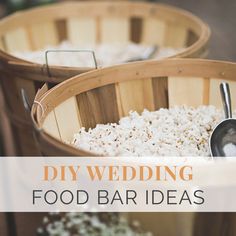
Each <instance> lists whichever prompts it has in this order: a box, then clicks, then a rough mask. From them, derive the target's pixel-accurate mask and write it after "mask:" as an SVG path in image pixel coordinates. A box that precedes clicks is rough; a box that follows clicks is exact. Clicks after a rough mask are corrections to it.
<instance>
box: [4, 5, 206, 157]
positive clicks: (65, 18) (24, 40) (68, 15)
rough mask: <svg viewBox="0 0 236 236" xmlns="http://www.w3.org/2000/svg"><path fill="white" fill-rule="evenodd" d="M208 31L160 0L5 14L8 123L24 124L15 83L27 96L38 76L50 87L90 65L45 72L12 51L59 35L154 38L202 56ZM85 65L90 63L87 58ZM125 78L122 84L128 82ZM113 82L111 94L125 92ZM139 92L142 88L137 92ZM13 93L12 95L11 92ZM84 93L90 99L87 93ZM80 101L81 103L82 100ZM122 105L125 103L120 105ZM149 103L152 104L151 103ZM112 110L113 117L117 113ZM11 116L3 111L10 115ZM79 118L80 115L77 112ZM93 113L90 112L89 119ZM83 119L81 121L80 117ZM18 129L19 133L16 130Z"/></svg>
mask: <svg viewBox="0 0 236 236" xmlns="http://www.w3.org/2000/svg"><path fill="white" fill-rule="evenodd" d="M176 34H177V35H176ZM209 35H210V30H209V28H208V26H207V25H205V24H204V23H203V22H202V21H201V20H200V19H199V18H197V17H195V16H193V15H192V14H190V13H188V12H186V11H184V10H180V9H178V8H175V7H170V6H167V5H164V4H152V3H147V2H131V1H115V2H114V1H112V2H109V1H88V2H67V3H61V4H53V5H49V6H44V7H38V8H34V9H30V10H26V11H23V12H18V13H16V14H14V15H11V16H8V17H6V18H4V19H2V20H1V21H0V48H1V49H2V50H0V62H1V64H2V65H3V66H2V68H4V71H3V73H2V74H1V75H0V77H5V79H4V78H3V79H2V78H0V80H1V81H3V82H2V83H1V84H2V87H3V89H4V90H5V91H8V90H11V94H6V93H7V92H5V97H6V99H5V100H9V101H6V102H7V104H9V106H6V109H7V110H8V114H11V113H12V114H14V115H12V116H13V117H15V118H14V119H13V120H12V121H11V123H14V122H16V120H17V119H16V117H17V118H18V119H19V120H20V123H21V125H23V124H24V123H28V125H27V126H25V128H26V129H29V122H28V120H26V115H25V113H24V112H23V109H24V108H23V105H22V101H21V99H20V95H19V94H20V92H19V89H21V88H25V89H26V90H27V91H28V93H29V96H32V95H33V94H34V93H35V92H36V91H37V89H38V88H39V87H40V86H41V85H42V82H46V83H48V85H49V87H52V86H54V85H55V84H57V83H59V82H61V81H64V80H66V79H68V78H70V77H72V76H74V75H78V74H80V73H83V72H86V71H88V70H91V69H93V68H65V67H62V66H60V67H54V66H50V74H51V77H50V76H49V73H48V70H47V67H45V66H44V65H39V64H35V63H32V62H29V61H24V60H21V59H20V58H16V57H14V56H13V55H12V54H13V53H14V52H16V51H25V50H38V49H42V48H45V47H46V46H49V45H50V46H56V45H58V43H60V42H62V41H64V40H70V41H71V42H72V43H75V44H79V46H80V47H81V48H83V47H85V46H86V45H88V44H91V45H95V44H97V43H115V42H119V43H124V44H126V43H129V42H130V41H132V42H136V43H144V44H157V45H159V46H161V47H162V46H171V47H187V48H185V49H184V50H183V52H181V53H178V54H176V55H175V56H176V57H199V56H200V57H202V56H205V54H206V51H207V43H208V39H209ZM16 39H17V40H16ZM91 66H93V64H92V62H91ZM6 78H7V80H6ZM18 79H19V80H21V81H22V80H25V79H26V80H30V81H33V84H30V83H29V82H27V83H21V82H17V80H18ZM147 79H149V83H147V86H146V90H147V92H148V93H147V94H151V93H150V92H152V90H151V89H150V86H151V85H150V84H152V82H150V81H151V80H152V81H153V79H151V78H150V77H147ZM8 80H11V81H8ZM126 83H127V85H128V83H129V82H126ZM142 83H143V82H140V83H139V84H138V83H137V84H136V85H135V86H136V87H137V89H139V90H140V87H141V86H142V85H141V84H142ZM114 86H115V94H116V96H117V94H119V92H122V93H123V92H125V89H123V87H124V86H122V89H121V88H120V87H121V86H120V85H114ZM131 86H132V83H131ZM30 87H31V88H32V90H30ZM143 94H145V93H144V92H143ZM13 96H14V98H12V97H13ZM81 96H82V95H81ZM86 96H87V95H86ZM149 96H152V95H149ZM89 97H90V99H91V96H90V95H89ZM145 99H150V98H149V97H148V95H145V96H143V97H142V99H140V100H139V107H141V106H142V105H143V103H144V100H145ZM154 102H156V101H154ZM126 103H127V102H126ZM84 104H86V103H85V102H84ZM122 106H124V108H125V109H124V110H123V111H122ZM14 107H15V108H14ZM16 107H17V108H16ZM151 107H154V103H153V104H152V105H151ZM128 109H129V106H128V105H127V106H126V104H124V101H123V104H122V101H120V104H119V105H118V108H116V110H118V113H119V117H120V116H121V114H127V112H128ZM114 114H115V115H114V116H115V117H116V116H117V115H116V114H117V113H116V112H115V113H114ZM12 116H9V117H10V119H11V118H12ZM106 116H107V115H106ZM81 119H82V120H83V117H81ZM97 119H98V118H94V120H97ZM116 119H117V117H116ZM99 120H101V121H102V120H103V121H104V120H105V118H101V119H100V118H99ZM82 123H83V122H82ZM84 123H86V122H85V121H84ZM15 126H16V127H18V126H19V125H17V124H15ZM18 133H19V136H20V132H18ZM24 138H25V137H24ZM29 139H30V140H33V137H29ZM32 142H33V141H32ZM32 145H33V144H32ZM21 149H22V150H24V149H25V151H24V152H23V153H22V152H21V151H19V152H18V153H16V154H19V155H26V154H27V155H38V154H39V153H38V151H36V152H35V153H34V152H33V153H31V152H28V151H27V149H28V147H21ZM32 149H33V148H32ZM36 149H37V148H36V147H35V150H36Z"/></svg>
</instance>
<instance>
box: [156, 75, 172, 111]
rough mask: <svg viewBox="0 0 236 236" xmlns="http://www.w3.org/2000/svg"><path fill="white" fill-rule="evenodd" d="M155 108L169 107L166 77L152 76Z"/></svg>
mask: <svg viewBox="0 0 236 236" xmlns="http://www.w3.org/2000/svg"><path fill="white" fill-rule="evenodd" d="M152 87H153V95H154V105H155V110H158V109H160V108H168V107H169V98H168V77H157V78H152Z"/></svg>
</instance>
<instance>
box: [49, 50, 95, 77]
mask: <svg viewBox="0 0 236 236" xmlns="http://www.w3.org/2000/svg"><path fill="white" fill-rule="evenodd" d="M60 52H65V53H91V54H92V57H93V62H94V67H95V69H97V68H98V63H97V59H96V56H95V52H94V51H93V50H87V49H84V50H83V49H81V50H47V51H46V52H45V63H46V70H47V73H48V77H52V74H51V72H50V66H49V60H48V54H49V53H60Z"/></svg>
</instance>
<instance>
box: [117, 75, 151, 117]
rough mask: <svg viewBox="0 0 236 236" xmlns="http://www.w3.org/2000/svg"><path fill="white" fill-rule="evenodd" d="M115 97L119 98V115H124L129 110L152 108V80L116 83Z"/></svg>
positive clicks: (139, 110) (140, 110)
mask: <svg viewBox="0 0 236 236" xmlns="http://www.w3.org/2000/svg"><path fill="white" fill-rule="evenodd" d="M116 88H117V97H118V98H119V99H120V101H119V104H120V107H119V111H120V117H123V116H126V115H128V114H129V112H130V111H131V110H133V111H137V112H142V111H143V109H144V108H145V109H148V110H154V97H153V90H152V80H151V79H143V80H138V81H135V80H134V81H129V82H121V83H119V84H117V86H116Z"/></svg>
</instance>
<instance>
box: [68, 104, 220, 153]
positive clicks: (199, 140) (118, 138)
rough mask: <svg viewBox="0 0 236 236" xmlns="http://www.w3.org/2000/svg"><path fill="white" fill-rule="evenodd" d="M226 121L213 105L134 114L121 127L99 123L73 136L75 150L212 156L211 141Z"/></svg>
mask: <svg viewBox="0 0 236 236" xmlns="http://www.w3.org/2000/svg"><path fill="white" fill-rule="evenodd" d="M222 119H223V114H222V112H221V111H219V110H217V109H216V108H215V107H213V106H200V107H198V108H193V107H187V106H178V107H173V108H170V109H160V110H158V111H153V112H150V111H148V110H144V111H143V113H142V114H141V115H139V114H138V113H137V112H135V111H131V112H130V113H129V116H127V117H124V118H122V119H121V120H120V121H119V123H118V124H105V125H103V124H98V125H97V126H96V127H95V128H93V129H89V130H88V131H86V130H85V129H84V128H82V129H80V130H79V132H78V133H76V134H75V135H74V139H73V141H72V145H73V146H75V147H76V148H79V149H82V150H85V151H90V152H93V153H96V154H99V155H105V156H184V157H185V156H203V157H207V156H210V150H209V146H208V140H209V138H210V135H211V133H212V131H213V129H214V127H215V126H216V125H217V124H218V123H219V122H220V121H221V120H222Z"/></svg>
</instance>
